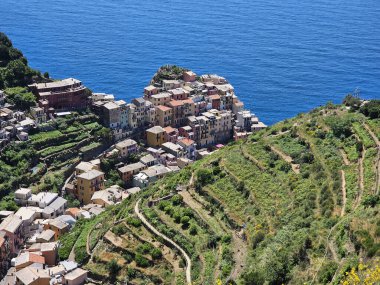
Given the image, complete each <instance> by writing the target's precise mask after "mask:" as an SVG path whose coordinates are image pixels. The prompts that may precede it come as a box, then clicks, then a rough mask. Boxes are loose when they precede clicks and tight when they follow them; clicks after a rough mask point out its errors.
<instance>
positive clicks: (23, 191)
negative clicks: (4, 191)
mask: <svg viewBox="0 0 380 285" xmlns="http://www.w3.org/2000/svg"><path fill="white" fill-rule="evenodd" d="M31 192H32V189H29V188H20V189H18V190H16V191H15V194H16V195H17V194H20V195H28V194H29V193H31Z"/></svg>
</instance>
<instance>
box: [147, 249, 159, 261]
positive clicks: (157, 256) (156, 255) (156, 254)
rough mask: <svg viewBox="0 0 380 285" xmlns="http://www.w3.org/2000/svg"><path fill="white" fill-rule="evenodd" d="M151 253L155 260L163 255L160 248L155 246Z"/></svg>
mask: <svg viewBox="0 0 380 285" xmlns="http://www.w3.org/2000/svg"><path fill="white" fill-rule="evenodd" d="M150 255H151V256H152V259H153V260H157V259H160V258H161V257H162V252H161V250H160V249H158V248H153V249H152V250H151V251H150Z"/></svg>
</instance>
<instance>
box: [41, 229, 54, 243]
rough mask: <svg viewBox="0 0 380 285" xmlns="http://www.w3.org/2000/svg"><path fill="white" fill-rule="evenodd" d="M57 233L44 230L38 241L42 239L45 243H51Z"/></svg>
mask: <svg viewBox="0 0 380 285" xmlns="http://www.w3.org/2000/svg"><path fill="white" fill-rule="evenodd" d="M54 235H55V233H54V231H52V230H49V229H48V230H44V231H42V232H41V233H40V234H39V235H38V236H37V239H42V240H45V241H49V240H51V239H52V238H53V237H54Z"/></svg>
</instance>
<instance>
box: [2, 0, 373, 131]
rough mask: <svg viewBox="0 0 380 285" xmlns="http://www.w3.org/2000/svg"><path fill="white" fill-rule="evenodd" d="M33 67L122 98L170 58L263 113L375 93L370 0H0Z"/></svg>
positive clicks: (269, 116) (5, 24) (7, 27)
mask: <svg viewBox="0 0 380 285" xmlns="http://www.w3.org/2000/svg"><path fill="white" fill-rule="evenodd" d="M0 31H3V32H5V33H7V34H8V35H9V36H10V37H11V39H12V41H13V43H14V45H15V46H16V47H18V48H19V49H21V50H22V51H23V52H24V54H25V55H26V56H27V58H28V59H29V63H30V65H31V66H32V67H34V68H37V69H39V70H41V71H49V73H50V75H51V76H52V77H54V78H65V77H76V78H78V79H81V80H82V81H83V82H84V83H85V84H86V85H87V86H88V87H89V88H91V89H92V90H94V91H97V92H108V93H112V94H114V95H115V96H116V97H117V98H120V99H125V100H128V101H129V100H130V99H131V98H133V97H137V96H140V95H141V94H142V91H143V88H144V86H146V85H147V84H148V82H149V80H150V79H151V77H152V76H153V74H154V73H155V71H156V70H157V68H158V67H159V66H161V65H164V64H176V65H182V66H185V67H187V68H190V69H192V70H194V71H195V72H197V73H198V74H202V73H217V74H219V75H222V76H224V77H226V78H227V79H228V80H229V81H230V82H231V83H232V84H233V85H234V87H235V91H236V93H237V95H238V96H239V97H240V98H241V99H242V100H243V101H244V103H245V105H246V107H247V108H248V109H250V110H251V111H253V112H254V113H255V114H257V115H258V116H259V117H260V118H261V119H262V120H263V121H264V122H265V123H268V124H272V123H275V122H277V121H279V120H282V119H285V118H287V117H291V116H294V115H296V114H297V113H299V112H305V111H308V110H310V109H312V108H314V107H317V106H319V105H322V104H325V103H326V102H327V101H333V102H341V100H342V98H343V97H344V96H345V94H347V93H349V92H352V91H353V90H354V89H355V88H359V89H360V92H361V96H362V97H364V98H380V93H379V91H380V2H379V0H366V1H364V0H350V1H346V0H335V1H331V0H315V1H311V0H306V1H298V0H281V1H280V0H250V1H247V0H229V1H228V0H220V1H215V0H214V1H212V0H193V1H180V0H144V1H142V0H126V1H116V0H108V1H106V0H92V1H77V0H54V1H39V0H17V1H15V0H1V1H0Z"/></svg>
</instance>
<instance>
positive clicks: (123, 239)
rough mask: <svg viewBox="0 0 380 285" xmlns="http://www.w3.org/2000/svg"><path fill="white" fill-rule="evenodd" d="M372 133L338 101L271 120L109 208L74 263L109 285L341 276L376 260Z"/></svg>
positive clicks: (378, 233) (379, 240) (379, 234)
mask: <svg viewBox="0 0 380 285" xmlns="http://www.w3.org/2000/svg"><path fill="white" fill-rule="evenodd" d="M379 138H380V120H379V119H369V118H367V117H365V116H364V115H362V114H360V113H358V112H349V111H347V110H346V108H344V107H342V106H328V107H326V108H319V109H316V110H314V111H312V112H311V113H308V114H300V115H299V116H297V117H296V118H293V119H290V120H286V121H284V122H281V123H278V124H276V125H274V126H273V127H271V128H268V129H266V130H264V131H261V132H259V133H256V134H254V135H252V136H251V137H249V139H247V140H246V141H240V142H236V143H232V144H230V145H228V146H226V147H224V148H223V149H222V150H219V151H217V152H215V153H214V154H212V155H211V156H209V157H207V158H205V159H203V160H200V161H197V162H196V163H195V164H193V165H191V166H190V167H187V168H185V169H183V170H181V171H180V172H179V173H177V174H175V175H172V176H169V177H167V178H165V179H163V180H162V181H160V182H159V183H156V184H155V185H152V186H151V187H150V188H149V189H148V190H146V191H144V192H143V193H142V194H140V196H141V197H140V196H139V195H137V196H135V197H133V198H131V199H130V200H126V201H124V202H123V203H122V204H120V205H118V206H116V207H114V208H110V209H109V210H108V211H106V212H105V214H104V215H109V217H112V218H110V219H104V218H99V223H95V222H92V225H91V226H86V229H87V230H86V231H82V232H81V234H80V237H79V238H78V240H77V242H76V243H75V244H76V245H77V249H79V247H80V245H81V244H82V249H83V241H82V240H86V236H88V238H89V241H90V248H88V252H87V253H86V254H85V255H86V256H85V258H84V259H82V260H81V261H85V263H86V265H85V267H86V268H87V269H89V270H90V271H91V274H92V276H93V277H94V278H96V279H101V280H102V282H104V283H106V282H110V283H112V284H115V283H117V281H120V282H123V281H125V280H129V282H131V283H128V284H186V282H188V281H189V279H188V277H189V278H190V279H191V282H192V284H218V283H220V284H224V282H225V281H230V282H231V283H233V282H235V283H237V284H264V283H265V284H304V283H305V284H340V282H341V281H342V280H343V279H344V278H348V277H345V276H346V275H345V272H347V271H350V270H351V269H352V268H354V269H355V268H357V267H358V265H359V264H361V265H360V266H362V263H364V264H371V265H373V266H374V264H379V259H378V257H379V256H380V219H379V217H380V214H379V210H380V207H379V196H378V193H379V173H378V171H379V157H380V153H379V152H380V147H379ZM140 199H141V200H140ZM138 201H139V202H138ZM137 202H138V203H137ZM137 214H138V215H137ZM106 220H107V221H106ZM109 220H110V221H111V222H110V221H109ZM152 228H154V230H153V229H152ZM157 232H159V235H158V234H157ZM103 233H104V234H103ZM81 238H82V240H81ZM174 244H176V245H178V246H179V247H180V248H181V250H183V251H184V252H185V253H186V255H188V256H189V257H190V259H191V261H190V262H189V261H187V260H186V256H185V254H184V253H183V252H181V250H179V249H178V248H177V247H176V246H175V245H174ZM155 249H157V252H158V251H160V253H161V254H158V256H159V257H158V258H154V257H153V254H152V252H153V251H154V250H155ZM82 251H83V250H82ZM115 264H116V265H115ZM360 266H359V268H360ZM361 268H362V269H363V267H361ZM186 269H189V270H190V271H189V273H190V275H189V276H186ZM109 273H111V275H108V274H109ZM108 276H113V277H112V278H113V279H112V280H111V279H110V278H109V277H108ZM186 280H188V281H186ZM348 284H351V283H348ZM352 284H354V283H352ZM355 284H357V283H355ZM363 284H364V283H363Z"/></svg>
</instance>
